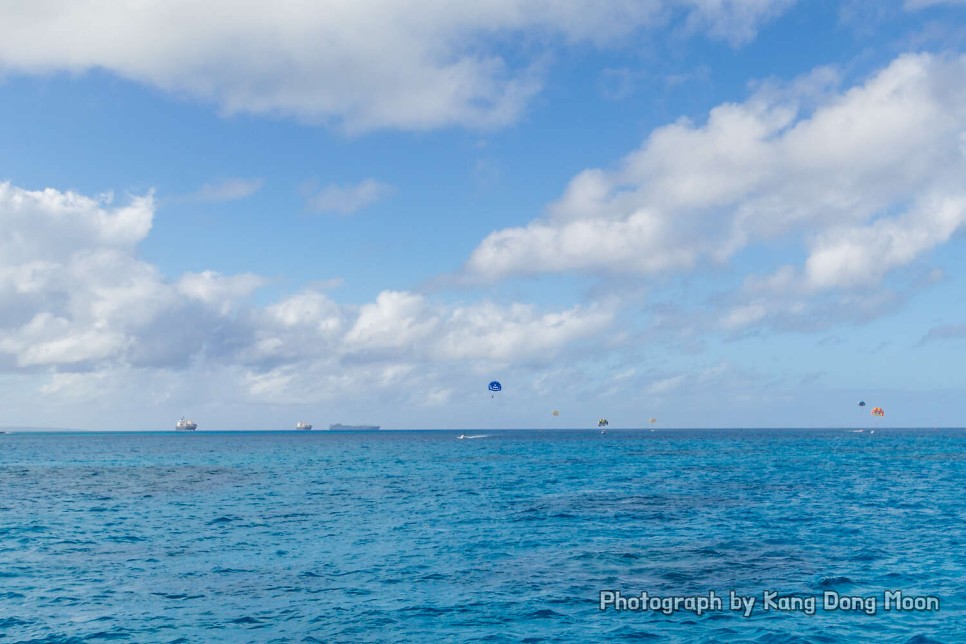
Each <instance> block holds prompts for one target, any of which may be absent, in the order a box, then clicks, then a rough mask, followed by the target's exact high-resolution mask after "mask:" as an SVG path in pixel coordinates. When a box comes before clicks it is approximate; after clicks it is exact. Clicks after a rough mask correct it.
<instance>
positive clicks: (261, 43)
mask: <svg viewBox="0 0 966 644" xmlns="http://www.w3.org/2000/svg"><path fill="white" fill-rule="evenodd" d="M787 4H788V3H787V2H781V3H774V2H764V1H763V0H725V1H721V0H718V1H708V0H653V1H651V2H638V1H635V0H617V1H614V2H588V1H586V0H563V1H561V0H555V1H550V0H537V1H533V0H509V1H508V0H481V1H479V2H474V3H473V6H472V7H471V8H468V7H467V6H465V5H464V4H462V3H453V2H446V1H443V0H415V1H413V2H406V3H400V2H395V1H391V0H367V1H364V2H350V3H346V2H340V1H338V0H326V1H321V2H313V3H305V2H300V1H298V0H280V1H279V2H276V3H274V4H272V5H271V6H269V5H267V4H263V3H251V2H236V1H234V0H212V1H210V2H203V3H199V2H193V1H190V0H167V1H164V2H162V1H154V2H120V3H119V2H108V1H105V0H78V1H73V2H66V1H64V0H35V1H34V2H29V3H5V4H3V5H2V6H0V71H2V70H7V71H14V72H19V73H46V72H52V71H60V70H65V71H70V72H84V71H87V70H91V69H103V70H108V71H110V72H112V73H114V74H117V75H119V76H121V77H123V78H127V79H130V80H133V81H137V82H142V83H146V84H149V85H151V86H154V87H158V88H161V89H163V90H166V91H169V92H172V93H176V94H182V95H187V96H190V97H193V98H196V99H201V100H206V101H211V102H214V103H216V104H217V105H219V106H221V108H222V109H223V110H224V111H225V112H228V113H233V112H248V113H255V114H269V115H284V116H293V117H296V118H299V119H302V120H304V121H308V122H315V123H325V124H334V125H337V126H340V127H343V128H344V129H346V130H348V131H352V132H358V131H365V130H371V129H378V128H403V129H417V130H419V129H429V128H438V127H445V126H452V125H459V126H469V127H475V128H490V127H499V126H502V125H505V124H507V123H511V122H513V121H514V120H515V119H517V118H518V116H519V115H520V113H521V112H522V110H523V109H524V107H525V105H526V102H527V101H528V99H530V98H531V97H532V96H533V95H534V94H535V93H536V92H537V91H539V89H540V84H541V81H540V71H539V63H538V61H539V60H540V59H541V58H542V57H543V51H544V50H545V48H546V47H552V46H555V44H556V45H563V46H566V45H569V44H577V43H587V42H589V43H593V44H594V45H597V46H605V45H610V44H612V43H614V42H615V41H621V40H622V39H626V37H627V36H628V35H630V34H632V33H633V32H635V31H636V30H638V29H642V28H645V29H646V28H654V27H663V26H665V25H666V24H668V22H669V21H672V22H673V21H677V22H681V24H685V25H687V28H688V29H689V30H698V31H701V32H704V33H708V34H709V35H710V36H711V37H713V38H720V39H724V40H727V41H730V42H735V43H737V42H745V41H747V40H749V39H750V38H751V37H752V36H753V35H754V33H755V31H756V30H757V29H758V27H759V26H760V25H761V24H762V23H763V22H764V21H766V20H768V19H770V18H772V17H773V16H774V15H775V14H776V13H777V12H778V11H780V10H781V9H782V8H784V6H786V5H787ZM511 36H513V37H511ZM508 43H516V44H515V45H513V46H512V47H511V46H510V45H508Z"/></svg>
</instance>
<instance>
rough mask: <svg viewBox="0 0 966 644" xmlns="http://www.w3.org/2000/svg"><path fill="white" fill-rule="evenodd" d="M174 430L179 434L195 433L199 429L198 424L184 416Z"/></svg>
mask: <svg viewBox="0 0 966 644" xmlns="http://www.w3.org/2000/svg"><path fill="white" fill-rule="evenodd" d="M174 428H175V429H176V430H178V431H179V432H193V431H195V430H196V429H198V423H196V422H195V421H193V420H188V419H187V418H185V417H184V416H182V417H181V420H179V421H178V422H177V424H175V426H174Z"/></svg>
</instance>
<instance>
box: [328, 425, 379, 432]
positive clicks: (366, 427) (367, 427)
mask: <svg viewBox="0 0 966 644" xmlns="http://www.w3.org/2000/svg"><path fill="white" fill-rule="evenodd" d="M329 429H331V430H334V431H353V432H374V431H376V430H378V429H379V425H343V424H342V423H336V424H334V425H329Z"/></svg>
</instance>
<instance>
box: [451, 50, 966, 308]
mask: <svg viewBox="0 0 966 644" xmlns="http://www.w3.org/2000/svg"><path fill="white" fill-rule="evenodd" d="M836 78H837V77H836V75H835V74H834V72H833V71H831V70H828V69H821V70H816V72H815V73H813V74H811V75H809V76H808V77H805V78H803V79H800V80H799V81H797V82H795V83H792V84H791V85H789V86H788V87H777V86H774V85H764V86H762V87H761V88H760V89H759V90H758V91H756V92H755V94H754V95H752V96H751V97H750V98H749V99H748V100H747V101H745V102H744V103H740V104H739V103H728V104H723V105H720V106H718V107H716V108H715V109H713V110H712V111H711V113H710V114H709V116H708V119H707V121H706V122H705V123H703V124H694V123H691V122H689V121H686V120H682V121H678V122H676V123H673V124H670V125H667V126H665V127H662V128H659V129H657V130H655V131H654V132H653V133H652V134H651V135H650V136H649V137H648V138H647V140H646V141H645V142H644V143H643V145H642V146H641V147H640V148H639V149H638V150H636V151H634V152H632V153H631V154H629V155H627V156H626V157H625V158H624V159H623V160H622V162H621V163H620V164H619V166H618V167H617V168H616V169H614V170H603V169H589V170H585V171H583V172H581V173H580V174H579V175H577V176H576V177H574V178H573V180H572V181H571V182H570V184H569V186H568V187H567V189H566V191H565V193H564V195H563V196H562V197H561V199H560V200H559V201H557V202H556V203H554V204H552V205H551V206H550V208H549V210H548V213H547V215H546V216H545V217H544V218H542V219H539V220H535V221H533V222H532V223H530V224H529V225H527V226H523V227H516V228H509V229H504V230H500V231H496V232H494V233H492V234H491V235H489V236H488V237H487V238H486V239H485V240H484V241H483V242H482V243H481V244H480V245H479V246H478V247H477V248H476V249H475V250H474V252H473V253H472V255H471V257H470V258H469V260H468V262H467V264H466V267H465V274H466V276H468V277H469V278H471V279H476V280H498V279H502V278H506V277H510V276H515V275H527V274H531V275H532V274H538V273H548V272H567V271H577V272H593V273H606V274H611V275H613V274H629V275H636V276H642V277H648V276H653V275H657V274H676V273H681V272H689V271H694V270H696V269H698V268H701V267H712V266H717V265H722V264H726V263H728V262H730V261H732V260H734V259H735V258H736V257H737V256H738V255H739V254H740V253H741V252H743V251H746V250H748V249H753V248H756V247H763V246H767V245H768V244H771V243H775V242H782V243H785V244H794V245H797V246H798V247H799V248H801V250H802V251H803V254H804V256H805V262H804V265H803V266H801V267H795V266H791V265H780V266H777V267H775V270H776V273H775V274H774V275H773V276H772V278H770V279H760V280H758V281H757V282H755V280H754V279H753V280H752V281H753V282H754V284H752V285H751V287H749V291H757V292H763V291H768V292H770V293H777V292H785V293H787V292H788V291H789V290H790V289H791V290H792V291H794V292H795V293H796V294H798V295H802V296H803V297H807V296H809V294H812V295H814V294H815V293H818V292H822V291H828V290H830V289H852V288H857V287H869V286H874V285H876V284H878V283H880V282H881V280H882V279H883V278H884V277H885V276H886V275H887V274H889V273H890V271H894V270H895V269H897V268H900V267H904V266H908V265H910V264H912V263H913V262H915V261H916V260H917V259H919V258H922V257H923V256H925V255H926V254H927V253H928V252H929V251H930V250H932V249H933V248H935V247H937V246H939V245H941V244H944V243H947V242H948V241H949V240H950V239H952V237H953V235H954V233H955V232H956V231H958V230H960V229H961V228H962V226H963V224H964V223H966V189H964V188H963V185H962V180H961V178H962V176H964V173H966V145H964V143H963V142H964V141H966V89H964V88H966V57H943V56H933V55H926V54H922V55H904V56H901V57H899V58H897V59H896V60H895V61H893V62H892V63H891V64H890V65H889V66H888V67H886V68H885V69H883V70H881V71H879V72H878V73H876V74H875V75H874V76H872V77H871V78H869V79H868V80H867V81H865V82H864V83H862V84H859V85H856V86H854V87H851V88H847V89H845V90H841V91H839V90H836V89H835V82H836ZM768 284H771V286H770V287H768ZM766 287H767V288H766ZM765 299H767V298H765ZM771 310H772V308H771V305H769V304H767V303H764V302H763V301H758V302H755V301H751V302H746V303H744V304H741V305H739V306H738V307H737V308H735V309H734V310H733V311H732V312H731V313H730V314H729V315H728V318H727V320H728V322H727V323H728V324H730V325H735V326H738V325H744V324H752V323H755V322H757V321H759V320H761V319H762V318H763V317H765V316H766V315H768V314H769V313H770V311H771Z"/></svg>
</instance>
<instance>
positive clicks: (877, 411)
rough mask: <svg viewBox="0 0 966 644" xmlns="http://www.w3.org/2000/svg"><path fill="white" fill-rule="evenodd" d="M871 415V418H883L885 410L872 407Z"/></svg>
mask: <svg viewBox="0 0 966 644" xmlns="http://www.w3.org/2000/svg"><path fill="white" fill-rule="evenodd" d="M871 413H872V415H873V416H885V410H884V409H882V407H873V408H872V412H871Z"/></svg>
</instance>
